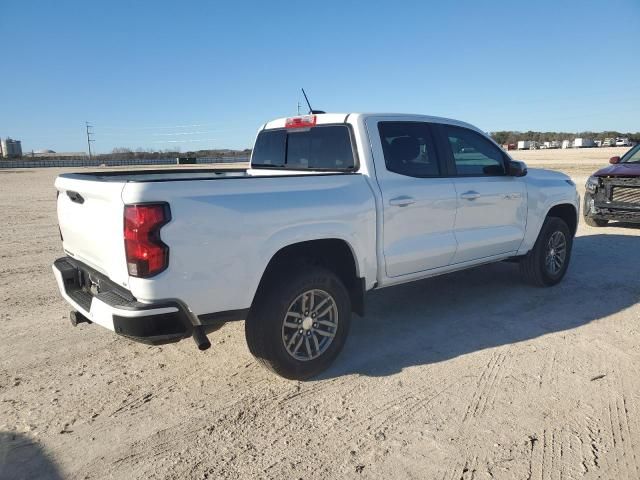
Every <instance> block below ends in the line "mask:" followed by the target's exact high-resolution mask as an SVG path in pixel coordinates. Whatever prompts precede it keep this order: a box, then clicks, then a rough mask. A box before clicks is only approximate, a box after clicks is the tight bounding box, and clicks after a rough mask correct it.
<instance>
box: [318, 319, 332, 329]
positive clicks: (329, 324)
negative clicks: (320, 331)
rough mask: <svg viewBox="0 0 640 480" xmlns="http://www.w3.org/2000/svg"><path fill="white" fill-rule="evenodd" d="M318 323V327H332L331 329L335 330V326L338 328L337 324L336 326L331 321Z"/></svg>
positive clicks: (319, 321)
mask: <svg viewBox="0 0 640 480" xmlns="http://www.w3.org/2000/svg"><path fill="white" fill-rule="evenodd" d="M316 323H317V324H318V325H323V326H325V327H331V328H335V326H336V324H335V323H333V322H332V321H330V320H318V321H317V322H316Z"/></svg>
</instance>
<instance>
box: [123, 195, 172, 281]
mask: <svg viewBox="0 0 640 480" xmlns="http://www.w3.org/2000/svg"><path fill="white" fill-rule="evenodd" d="M170 220H171V210H169V205H168V204H167V203H143V204H139V205H125V206H124V250H125V253H126V256H127V270H128V271H129V275H131V276H132V277H143V278H145V277H152V276H153V275H156V274H158V273H160V272H162V271H163V270H165V269H166V268H167V267H168V266H169V247H168V246H166V245H165V244H164V243H162V240H160V229H161V228H162V226H163V225H165V224H167V223H168V222H169V221H170Z"/></svg>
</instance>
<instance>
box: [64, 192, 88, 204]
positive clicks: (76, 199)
mask: <svg viewBox="0 0 640 480" xmlns="http://www.w3.org/2000/svg"><path fill="white" fill-rule="evenodd" d="M67 197H69V199H70V200H71V201H72V202H73V203H79V204H80V205H82V204H83V203H84V197H83V196H82V195H80V194H79V193H78V192H74V191H72V190H67Z"/></svg>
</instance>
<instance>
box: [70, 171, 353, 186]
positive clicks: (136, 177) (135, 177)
mask: <svg viewBox="0 0 640 480" xmlns="http://www.w3.org/2000/svg"><path fill="white" fill-rule="evenodd" d="M351 173H355V172H336V171H326V170H292V169H286V170H285V169H282V170H280V169H240V168H215V169H214V168H207V169H204V168H194V169H168V168H165V169H155V170H151V169H149V170H115V171H105V172H81V173H63V174H61V175H60V178H68V179H73V180H90V181H93V182H117V183H123V182H124V183H131V182H135V183H140V182H145V183H146V182H172V181H189V180H221V179H224V178H256V177H263V178H264V177H288V176H299V175H348V174H351Z"/></svg>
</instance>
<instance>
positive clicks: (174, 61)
mask: <svg viewBox="0 0 640 480" xmlns="http://www.w3.org/2000/svg"><path fill="white" fill-rule="evenodd" d="M0 5H1V6H2V11H1V15H0V42H1V43H0V44H1V45H2V47H3V48H2V52H3V59H4V62H3V66H2V67H0V68H2V69H3V70H4V69H7V68H9V69H10V71H8V70H5V71H4V72H2V73H1V74H0V99H1V101H0V136H2V137H4V136H11V137H14V138H18V139H21V140H22V141H23V149H24V150H25V151H30V150H31V149H41V148H52V149H54V150H57V151H85V150H86V141H85V137H84V122H85V120H89V121H90V122H92V123H93V124H94V125H95V129H94V130H95V140H96V142H95V148H96V150H97V151H99V152H109V151H111V149H113V148H114V147H128V148H137V147H142V148H151V149H166V148H176V147H179V148H181V150H182V151H186V150H190V149H193V150H195V149H201V148H247V147H250V146H251V144H252V142H253V138H254V135H255V131H256V129H257V127H258V126H259V125H260V124H261V123H262V122H264V121H265V120H268V119H271V118H275V117H280V116H287V115H292V114H295V112H296V103H297V102H298V101H302V98H301V95H300V93H299V92H300V90H299V89H300V87H301V86H304V87H305V89H306V90H307V92H308V93H309V94H310V97H311V100H312V105H313V106H314V108H317V109H323V110H327V111H337V112H349V111H364V112H371V111H393V112H411V113H426V114H432V115H441V116H448V117H453V118H458V119H461V120H465V121H469V122H471V123H474V124H476V125H477V126H479V127H480V128H482V129H483V130H486V131H493V130H529V129H532V130H564V131H580V130H604V129H614V130H620V131H638V130H640V115H639V113H640V62H638V60H637V58H636V55H637V52H638V45H639V42H640V1H639V0H611V1H588V0H587V1H584V0H583V1H572V0H566V1H558V0H555V1H553V0H550V1H547V0H540V1H536V2H517V1H493V2H491V1H483V2H479V1H452V2H428V1H421V2H402V1H399V0H395V1H389V0H387V1H384V2H378V1H367V2H365V1H363V2H355V1H354V2H349V1H347V0H342V1H317V0H316V1H304V0H295V1H292V0H290V1H287V2H281V1H276V0H271V1H268V2H265V1H259V2H258V1H256V2H247V1H241V0H234V1H225V2H215V1H191V2H189V1H184V2H176V1H171V2H165V1H153V2H150V1H149V2H142V1H139V2H132V1H126V2H120V1H114V0H109V1H100V2H87V1H82V2H80V1H64V0H60V1H25V0H2V2H1V3H0Z"/></svg>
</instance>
